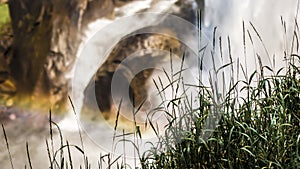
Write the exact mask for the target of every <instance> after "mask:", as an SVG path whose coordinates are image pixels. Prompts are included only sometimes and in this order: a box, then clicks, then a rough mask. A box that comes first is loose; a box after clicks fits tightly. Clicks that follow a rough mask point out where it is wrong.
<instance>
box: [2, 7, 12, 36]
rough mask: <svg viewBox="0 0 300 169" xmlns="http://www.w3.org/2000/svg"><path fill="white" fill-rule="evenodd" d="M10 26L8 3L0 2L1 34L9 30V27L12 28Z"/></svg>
mask: <svg viewBox="0 0 300 169" xmlns="http://www.w3.org/2000/svg"><path fill="white" fill-rule="evenodd" d="M10 27H11V26H10V15H9V8H8V4H0V35H2V34H4V33H6V32H8V29H10Z"/></svg>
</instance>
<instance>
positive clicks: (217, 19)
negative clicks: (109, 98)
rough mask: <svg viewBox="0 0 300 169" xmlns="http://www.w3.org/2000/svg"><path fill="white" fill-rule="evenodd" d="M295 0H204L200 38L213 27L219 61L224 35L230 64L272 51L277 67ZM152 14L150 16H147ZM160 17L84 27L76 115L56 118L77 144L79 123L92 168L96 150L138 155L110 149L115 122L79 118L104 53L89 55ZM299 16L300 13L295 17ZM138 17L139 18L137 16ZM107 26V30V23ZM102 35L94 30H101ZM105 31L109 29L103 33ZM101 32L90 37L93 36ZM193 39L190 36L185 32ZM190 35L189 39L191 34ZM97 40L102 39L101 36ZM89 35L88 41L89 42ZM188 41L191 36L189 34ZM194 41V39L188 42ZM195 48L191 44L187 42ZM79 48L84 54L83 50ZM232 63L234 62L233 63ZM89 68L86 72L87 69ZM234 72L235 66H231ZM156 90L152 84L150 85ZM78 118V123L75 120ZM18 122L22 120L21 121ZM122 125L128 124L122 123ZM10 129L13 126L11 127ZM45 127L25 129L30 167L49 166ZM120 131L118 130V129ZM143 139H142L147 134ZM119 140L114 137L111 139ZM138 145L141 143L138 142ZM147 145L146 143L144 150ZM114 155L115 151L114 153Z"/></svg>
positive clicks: (20, 151)
mask: <svg viewBox="0 0 300 169" xmlns="http://www.w3.org/2000/svg"><path fill="white" fill-rule="evenodd" d="M174 2H175V1H159V3H158V4H156V5H151V1H150V0H147V1H143V3H142V2H141V1H135V2H134V3H132V4H130V5H128V6H125V7H123V8H120V9H117V12H118V15H117V19H122V17H124V16H131V14H134V13H135V12H136V11H138V10H140V9H147V8H148V11H151V12H162V11H165V10H167V9H169V8H170V6H171V5H172V4H174ZM297 6H298V4H297V1H296V0H287V1H285V2H283V1H280V0H268V1H261V0H251V1H250V0H244V1H238V0H206V1H205V17H204V24H203V32H202V33H203V35H205V37H207V39H206V41H204V42H203V43H209V42H212V41H213V30H214V27H215V26H217V31H216V37H217V39H216V40H217V41H216V42H217V43H216V47H215V48H216V49H219V42H218V37H219V36H221V37H222V47H223V48H222V49H223V54H224V55H223V59H222V58H220V53H219V52H218V51H216V52H215V57H216V58H218V57H219V59H218V60H219V62H220V64H222V63H228V62H229V56H228V53H229V51H228V48H227V37H228V36H229V37H230V41H231V49H232V51H231V53H232V56H233V61H234V64H237V63H238V61H239V63H240V64H242V65H243V66H244V67H245V68H246V67H247V71H248V73H251V72H252V71H253V70H254V69H255V68H256V67H257V59H256V53H257V54H259V55H260V56H261V58H262V62H263V64H267V65H271V66H272V64H273V63H272V62H273V56H275V58H276V59H275V60H276V63H275V68H278V67H279V66H283V65H284V61H283V55H284V53H283V51H284V50H287V52H288V53H291V48H290V46H291V41H290V39H291V36H292V33H293V29H294V19H295V16H296V13H297ZM148 16H151V15H148ZM281 17H282V18H283V20H284V21H285V25H286V33H285V31H284V27H283V25H282V23H281ZM160 19H162V18H151V17H147V15H145V16H144V17H135V19H133V20H126V21H124V20H123V21H122V27H121V28H120V27H113V26H111V25H110V26H109V24H116V25H118V20H114V21H112V20H109V19H100V20H97V21H95V22H94V23H91V24H90V25H89V29H88V30H86V32H85V34H86V38H85V39H84V41H83V43H82V45H81V47H80V50H79V51H78V55H77V57H78V59H77V61H76V66H75V67H74V70H73V71H72V72H70V73H69V74H68V76H69V77H72V78H73V86H72V93H71V94H70V95H71V98H72V99H73V101H74V105H75V110H76V112H77V114H78V116H75V115H74V113H73V111H72V110H71V109H70V113H69V116H68V117H67V118H66V119H64V120H63V121H62V122H60V123H59V126H60V127H61V129H62V131H63V135H64V137H65V138H64V139H65V140H69V143H70V144H75V145H81V142H80V138H79V132H78V126H80V127H81V130H82V135H83V142H84V148H85V151H86V152H87V154H88V158H89V161H90V162H91V164H92V166H91V167H92V168H96V166H97V161H98V160H99V156H100V153H102V154H104V153H107V152H110V151H111V150H112V149H115V152H116V153H117V154H122V153H123V152H124V151H125V152H126V154H127V156H128V159H127V161H126V162H129V163H130V164H132V165H134V164H135V163H137V162H136V161H135V160H134V158H131V157H134V156H135V155H136V154H135V152H134V151H133V149H134V148H133V146H132V145H131V144H130V143H126V146H125V147H126V149H125V150H124V149H123V148H124V147H123V145H122V144H117V146H116V147H115V148H114V147H113V145H112V140H113V135H114V131H113V126H112V125H110V124H108V123H106V122H103V123H97V124H96V123H89V122H83V121H80V120H79V119H78V118H79V114H80V111H81V108H82V104H83V99H84V95H83V93H84V89H85V87H86V86H87V84H88V83H89V81H90V79H91V78H92V76H93V75H94V73H95V72H96V70H97V68H98V67H99V65H101V64H102V63H103V61H104V60H105V58H103V57H92V56H94V55H95V53H96V54H97V55H98V56H106V55H107V53H109V52H110V50H111V48H112V47H113V46H114V45H115V44H116V43H117V42H118V40H119V39H120V38H121V37H122V36H124V35H126V34H128V33H130V32H132V31H134V30H137V29H139V28H141V27H143V26H145V25H151V24H153V23H156V22H157V21H159V20H160ZM296 19H297V20H299V19H298V18H296ZM136 20H138V22H137V21H136ZM242 21H244V23H245V30H246V32H247V31H249V33H250V34H251V37H252V40H253V42H254V46H252V44H251V41H250V38H249V37H248V35H247V34H246V53H247V57H244V47H243V38H242V37H243V24H242V23H243V22H242ZM249 21H251V23H253V25H254V26H255V29H256V30H257V31H258V32H259V34H260V37H261V39H262V40H263V42H264V45H265V48H266V49H267V52H266V50H265V49H264V47H263V45H262V43H261V42H260V39H259V37H258V36H257V35H256V33H255V31H254V29H253V28H252V27H251V25H250V23H249ZM108 27H109V29H106V28H108ZM99 30H100V34H97V32H99ZM106 31H108V32H106ZM95 36H98V37H101V38H94V40H93V39H91V38H92V37H95ZM189 38H191V39H193V38H194V37H189ZM189 38H188V39H189ZM99 39H100V40H99ZM89 40H91V41H89ZM88 41H89V43H91V42H92V44H94V45H97V46H99V48H97V50H94V49H95V48H85V44H86V43H87V42H88ZM192 41H195V39H193V40H192ZM190 45H195V44H190ZM191 48H195V47H191ZM82 51H85V52H83V53H84V56H83V55H82ZM207 67H208V69H209V68H210V67H211V65H210V63H209V61H208V62H207ZM235 67H236V66H235ZM86 70H88V71H86ZM235 71H236V72H237V70H236V69H235ZM225 72H227V74H226V75H227V76H226V77H227V78H229V77H230V76H231V74H230V70H228V69H226V70H225ZM238 78H243V76H242V73H241V70H240V76H239V77H238ZM151 90H154V87H153V86H152V87H151ZM79 123H80V125H78V124H79ZM21 124H22V123H21ZM124 125H126V124H124ZM11 131H13V128H12V129H11ZM46 132H47V130H46V129H45V130H43V132H41V131H35V130H34V131H32V133H31V135H30V134H27V135H26V138H28V142H29V145H30V147H31V159H32V161H33V166H35V168H45V166H48V165H49V164H48V161H47V160H46V159H47V151H46V145H45V141H44V140H45V133H46ZM118 134H120V133H118ZM152 134H153V133H151V132H149V133H148V134H147V135H145V136H144V137H145V138H148V139H152V138H153V135H152ZM14 137H15V138H16V140H14V141H11V148H12V152H13V153H12V154H13V161H14V162H15V168H21V167H23V166H24V164H27V163H28V162H27V159H26V151H25V143H24V141H23V139H24V138H23V137H22V134H21V135H20V136H19V137H18V136H17V135H12V136H11V137H10V138H14ZM55 138H56V141H55V143H54V145H55V147H59V139H58V134H57V133H56V134H55ZM145 140H146V139H145ZM117 141H118V140H116V141H115V143H116V142H117ZM139 145H141V146H142V145H143V143H140V142H139ZM146 148H147V147H144V149H146ZM72 151H73V155H72V157H73V162H74V163H75V166H76V165H78V164H79V163H81V164H82V162H83V161H82V155H81V153H80V152H78V151H76V149H72ZM1 152H3V153H2V156H1V165H2V164H3V165H2V167H3V168H9V162H8V156H7V152H6V149H5V146H4V145H3V146H1ZM115 157H117V155H116V156H115Z"/></svg>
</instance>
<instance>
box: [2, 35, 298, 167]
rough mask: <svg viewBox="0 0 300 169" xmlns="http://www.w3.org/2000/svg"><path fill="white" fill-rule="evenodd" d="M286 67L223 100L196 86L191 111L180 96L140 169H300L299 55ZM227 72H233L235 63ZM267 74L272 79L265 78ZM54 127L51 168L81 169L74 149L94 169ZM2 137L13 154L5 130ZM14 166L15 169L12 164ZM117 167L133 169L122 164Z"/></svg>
mask: <svg viewBox="0 0 300 169" xmlns="http://www.w3.org/2000/svg"><path fill="white" fill-rule="evenodd" d="M295 35H297V33H295ZM258 36H259V35H258ZM297 37H298V36H297ZM296 51H298V50H296ZM230 57H231V56H230ZM258 60H260V58H259V57H258ZM286 63H287V64H286V65H287V66H286V67H284V68H282V69H280V70H279V71H277V72H274V70H272V69H271V68H270V67H268V66H263V65H262V64H260V67H259V68H258V70H257V71H255V72H253V73H252V74H249V76H248V75H247V74H246V73H245V80H240V81H238V82H235V81H234V80H230V82H229V90H228V92H226V93H223V94H222V95H221V96H219V92H218V91H217V89H215V88H207V87H205V86H203V85H202V84H201V83H199V85H197V86H193V87H197V88H198V89H199V93H198V94H199V95H198V100H197V102H198V103H199V107H197V108H194V107H193V106H192V103H193V101H192V100H190V98H189V97H188V94H187V93H185V92H184V93H180V94H177V93H176V94H175V96H176V97H175V98H174V99H173V100H171V101H168V104H166V105H167V106H168V107H169V106H171V107H172V112H167V110H168V107H162V108H163V109H164V110H165V111H166V113H167V114H168V116H169V117H170V118H169V124H168V125H167V126H166V131H165V133H164V135H163V136H159V135H157V137H159V142H158V143H157V145H156V144H155V143H153V148H152V149H150V150H148V151H146V152H143V153H141V154H139V155H138V158H139V160H140V168H145V169H146V168H153V169H156V168H166V169H168V168H170V169H171V168H172V169H182V168H203V169H206V168H207V169H208V168H233V169H235V168H283V169H287V168H299V167H300V79H299V77H300V68H299V63H300V55H299V53H297V52H295V53H291V54H290V55H289V56H287V57H286ZM225 67H231V70H233V64H232V63H231V64H228V65H227V66H224V68H225ZM216 72H217V71H216ZM267 72H268V73H269V75H268V76H267V75H265V74H267ZM175 74H176V76H175V75H171V76H174V78H169V79H177V80H174V81H170V84H169V85H167V86H169V87H172V88H174V89H176V88H177V87H178V85H179V84H181V83H182V82H181V81H180V79H181V77H180V73H175ZM166 76H168V75H166ZM232 76H233V75H232ZM175 77H176V78H175ZM175 82H176V83H175ZM158 84H159V83H157V89H158V90H159V91H160V93H161V95H163V92H164V87H163V86H160V85H158ZM212 86H214V85H213V84H212ZM175 92H177V91H175ZM173 111H174V112H173ZM116 124H117V122H116ZM150 124H151V122H150ZM151 126H152V127H153V124H151ZM54 127H58V126H57V125H56V124H55V123H54V122H52V121H51V116H50V141H47V142H46V144H47V150H48V155H49V164H50V166H49V168H51V169H54V168H55V169H56V168H79V167H78V166H73V164H72V163H73V162H72V154H71V153H70V148H72V149H73V148H75V149H76V150H78V151H79V152H81V153H82V155H83V158H84V161H85V163H84V164H83V165H82V166H81V168H90V167H89V160H88V159H87V158H86V155H85V153H84V151H83V148H82V147H81V146H77V145H69V143H68V142H67V141H66V142H65V141H64V140H63V136H62V135H61V134H60V139H61V148H59V149H55V148H54V147H51V142H53V135H52V134H53V132H52V130H53V128H54ZM115 128H117V126H115ZM137 129H138V127H137ZM153 130H156V129H155V127H153ZM3 132H4V136H5V140H6V143H7V149H8V152H10V150H9V140H8V139H7V138H6V134H5V128H4V127H3ZM79 134H80V133H79ZM138 134H139V131H137V135H138ZM80 135H81V134H80ZM52 144H53V143H52ZM82 145H83V144H82ZM52 146H53V145H52ZM26 148H27V152H28V161H29V168H34V166H31V159H30V154H29V151H28V145H27V147H26ZM63 151H65V152H67V156H65V153H63ZM105 159H106V162H107V163H108V168H110V167H111V166H112V165H113V164H114V165H115V164H116V163H117V160H118V159H122V158H120V157H118V158H116V159H110V155H109V154H108V155H103V156H101V161H100V162H99V168H102V166H101V164H102V160H105ZM10 160H11V159H10ZM10 162H11V164H12V168H13V161H12V160H11V161H10ZM117 167H118V168H130V167H129V166H127V165H125V164H122V163H120V164H117Z"/></svg>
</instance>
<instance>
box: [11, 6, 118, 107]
mask: <svg viewBox="0 0 300 169" xmlns="http://www.w3.org/2000/svg"><path fill="white" fill-rule="evenodd" d="M8 3H9V8H10V15H11V21H12V29H13V34H14V41H13V44H12V61H11V63H10V68H11V74H12V77H13V78H14V79H15V81H16V86H17V89H18V93H17V97H16V98H15V100H17V102H22V103H21V105H22V104H23V105H26V104H29V105H30V104H32V103H33V102H44V104H42V103H41V104H42V105H43V106H45V105H47V106H46V107H48V108H49V107H50V106H49V105H52V106H53V105H55V106H54V107H52V108H53V109H57V110H59V109H60V108H63V107H64V103H65V102H66V98H67V95H68V94H67V92H68V89H69V84H68V81H69V79H66V77H65V74H66V73H67V72H68V71H70V69H71V68H72V66H73V63H74V61H75V58H76V52H77V49H78V46H79V44H80V42H81V33H82V30H84V29H85V27H86V25H87V24H88V23H90V22H92V21H94V20H95V19H97V18H101V17H109V16H113V9H114V7H115V6H116V5H120V4H119V1H118V2H114V1H111V0H92V1H88V0H71V1H59V0H41V1H36V2H32V1H30V0H21V1H19V0H10V1H9V2H8ZM115 3H116V4H115ZM42 98H44V99H42ZM25 100H27V101H25ZM24 102H26V103H24ZM38 104H40V103H38ZM48 108H47V109H48Z"/></svg>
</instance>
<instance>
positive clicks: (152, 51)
mask: <svg viewBox="0 0 300 169" xmlns="http://www.w3.org/2000/svg"><path fill="white" fill-rule="evenodd" d="M195 5H196V4H195V2H194V1H178V2H177V3H176V5H175V6H174V7H173V9H170V13H172V14H174V15H177V16H179V17H181V18H183V19H185V20H187V21H189V22H191V23H195V21H196V19H197V18H196V10H197V9H198V8H197V6H196V7H195ZM202 7H203V6H201V7H200V8H202ZM184 31H191V30H186V28H182V27H176V25H171V24H170V23H166V22H164V21H163V22H162V23H160V24H159V25H155V26H152V27H146V28H143V29H141V30H138V31H135V32H133V33H132V34H129V35H127V36H126V37H123V38H122V39H121V40H120V41H119V43H118V44H117V45H116V46H115V47H114V48H113V49H112V52H111V53H110V54H109V56H108V59H107V60H106V62H105V63H104V64H102V65H100V67H99V69H98V71H97V72H96V74H95V77H94V78H93V79H91V81H90V83H89V85H88V87H87V89H86V90H85V101H84V107H83V109H82V112H83V113H86V114H88V115H87V116H89V117H88V118H91V117H90V116H92V118H96V117H93V115H91V114H89V113H91V111H96V112H99V111H97V107H92V106H94V105H93V104H90V103H91V102H93V101H92V100H90V98H89V97H91V96H93V94H95V96H96V101H97V104H98V108H99V110H100V111H101V112H102V113H103V114H104V118H109V117H110V116H111V115H110V113H113V112H114V113H116V111H117V110H116V109H117V107H118V103H116V101H120V100H121V98H122V106H123V105H124V106H123V107H124V108H125V109H126V108H127V110H124V111H131V110H132V106H133V107H135V108H137V107H139V106H140V105H141V104H143V106H142V109H146V110H147V109H150V107H149V104H151V103H148V100H147V99H148V95H149V81H151V80H152V79H151V77H152V74H153V72H154V69H153V68H155V67H159V65H161V64H168V63H170V60H169V59H170V53H169V51H170V50H172V53H173V55H174V56H176V57H178V56H179V57H182V56H183V53H184V52H185V49H186V48H187V47H186V46H185V44H182V43H181V42H180V41H179V39H181V38H184V37H179V36H180V35H178V34H177V33H179V32H184ZM145 32H159V33H145ZM144 67H151V68H150V69H144ZM139 70H142V71H139ZM113 79H116V81H114V82H113ZM112 83H117V87H115V88H112V87H113V86H114V84H112ZM93 90H94V91H93ZM112 92H113V93H114V94H115V96H114V97H117V100H113V96H112ZM127 96H129V97H127ZM115 99H116V98H115ZM126 105H127V107H126ZM89 106H91V107H89ZM94 116H97V114H96V115H94ZM112 116H113V115H112ZM113 118H114V117H113Z"/></svg>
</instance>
